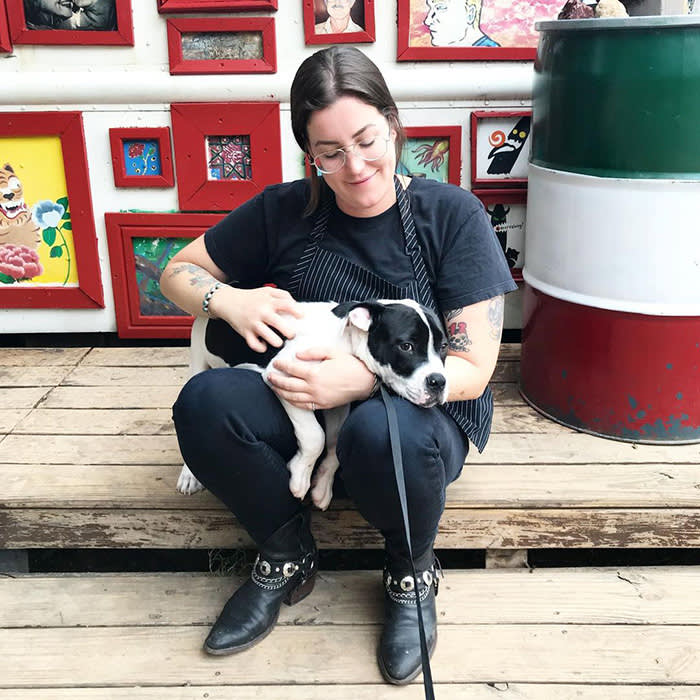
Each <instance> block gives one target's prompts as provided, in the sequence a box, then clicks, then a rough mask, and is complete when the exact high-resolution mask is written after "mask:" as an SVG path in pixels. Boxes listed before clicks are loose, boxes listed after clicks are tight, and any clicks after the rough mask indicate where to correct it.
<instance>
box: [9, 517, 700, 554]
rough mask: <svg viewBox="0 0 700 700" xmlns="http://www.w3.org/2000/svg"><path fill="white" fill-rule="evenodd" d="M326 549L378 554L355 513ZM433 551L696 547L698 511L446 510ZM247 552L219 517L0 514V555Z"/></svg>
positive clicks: (322, 521) (324, 532)
mask: <svg viewBox="0 0 700 700" xmlns="http://www.w3.org/2000/svg"><path fill="white" fill-rule="evenodd" d="M313 530H314V534H315V536H316V539H317V542H318V545H319V547H321V548H324V549H367V548H369V549H376V548H380V547H383V540H382V538H381V536H380V535H379V533H378V532H377V531H376V530H374V529H373V528H371V527H370V526H369V525H368V524H367V523H366V522H365V521H364V520H363V519H362V517H361V516H360V514H359V513H358V512H357V511H355V510H347V511H346V510H333V511H326V512H325V513H320V512H317V513H315V514H314V525H313ZM436 546H437V547H438V548H446V549H454V548H458V549H547V548H592V547H635V548H671V547H685V548H687V547H700V511H698V509H680V508H679V509H675V508H673V509H671V508H668V509H629V510H625V509H612V508H611V509H599V510H598V509H577V508H572V509H556V508H554V509H549V508H542V509H534V510H528V509H490V508H484V509H476V510H467V509H449V510H446V511H445V513H444V515H443V517H442V520H441V521H440V528H439V531H438V536H437V541H436ZM33 547H58V548H62V547H63V548H66V547H78V548H81V547H82V548H86V547H87V548H91V547H97V548H122V547H137V548H139V547H146V548H174V549H187V548H200V549H209V548H215V547H221V548H236V547H252V542H251V540H250V538H249V537H248V535H247V533H245V532H244V531H243V529H242V528H241V527H240V526H239V525H238V524H237V523H236V521H235V519H234V518H233V516H232V515H230V514H229V513H227V512H226V511H225V510H221V509H212V510H189V511H188V510H170V509H161V510H153V509H141V508H135V509H133V510H126V509H116V510H110V509H101V510H91V509H85V510H68V509H66V510H63V509H56V508H42V509H34V508H27V509H25V508H9V509H5V510H0V548H7V549H22V548H33Z"/></svg>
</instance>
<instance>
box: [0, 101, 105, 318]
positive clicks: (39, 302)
mask: <svg viewBox="0 0 700 700" xmlns="http://www.w3.org/2000/svg"><path fill="white" fill-rule="evenodd" d="M0 136H1V137H3V138H4V137H10V138H11V137H13V136H15V137H24V136H58V137H59V139H60V141H61V154H62V158H63V169H64V175H65V179H66V194H67V196H68V203H69V206H70V213H71V231H72V234H73V246H74V248H75V265H76V268H77V271H78V286H77V287H61V286H58V285H56V286H42V287H34V286H29V285H28V286H15V285H12V286H9V287H8V286H6V285H2V286H0V308H2V307H4V308H13V309H16V308H23V309H24V308H37V309H54V308H55V309H59V308H63V309H79V308H90V309H94V308H104V291H103V289H102V279H101V276H100V260H99V255H98V249H97V235H96V231H95V221H94V218H93V209H92V195H91V192H90V178H89V175H88V163H87V150H86V146H85V133H84V130H83V119H82V113H81V112H21V113H20V112H2V113H0Z"/></svg>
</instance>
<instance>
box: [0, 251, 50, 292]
mask: <svg viewBox="0 0 700 700" xmlns="http://www.w3.org/2000/svg"><path fill="white" fill-rule="evenodd" d="M43 272H44V268H43V267H42V266H41V263H40V262H39V254H38V253H37V252H36V251H35V250H32V249H31V248H28V247H27V246H25V245H13V244H12V243H8V244H7V245H3V246H0V282H2V283H3V284H12V283H14V282H21V281H23V280H29V279H32V277H38V276H39V275H41V274H42V273H43Z"/></svg>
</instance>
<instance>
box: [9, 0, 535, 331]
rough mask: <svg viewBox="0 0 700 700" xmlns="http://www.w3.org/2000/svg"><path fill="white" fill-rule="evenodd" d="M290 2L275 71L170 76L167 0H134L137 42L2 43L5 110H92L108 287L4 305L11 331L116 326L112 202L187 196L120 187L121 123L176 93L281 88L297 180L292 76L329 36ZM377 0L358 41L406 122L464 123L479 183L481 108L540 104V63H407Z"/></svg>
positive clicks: (389, 16)
mask: <svg viewBox="0 0 700 700" xmlns="http://www.w3.org/2000/svg"><path fill="white" fill-rule="evenodd" d="M279 5H280V7H279V10H278V11H277V12H276V13H272V15H271V16H274V17H275V20H276V32H277V62H278V69H277V73H276V74H273V75H206V76H171V75H170V74H169V68H168V49H167V38H166V17H167V16H166V15H159V14H158V12H157V10H156V0H132V9H133V19H134V46H128V47H127V46H108V47H96V46H68V47H62V46H58V47H52V46H25V45H22V46H20V45H18V46H16V47H15V49H14V52H13V53H12V54H0V81H1V82H2V85H3V89H2V92H1V94H0V109H2V111H29V110H31V111H42V110H61V109H65V110H76V109H77V110H81V111H82V112H83V113H84V116H83V120H84V128H85V138H86V145H87V156H88V167H89V172H90V183H91V189H92V202H93V214H94V218H95V227H96V232H97V238H98V248H99V259H100V267H101V274H102V284H103V286H104V291H105V308H104V309H98V310H83V309H66V310H47V309H0V333H41V332H67V331H68V332H94V331H99V332H113V331H116V320H115V314H114V302H113V296H112V287H111V276H110V274H111V273H110V267H109V255H108V251H107V240H106V234H105V225H104V214H105V212H110V211H120V210H125V209H139V210H146V211H173V210H177V209H178V202H177V189H176V188H175V187H173V188H170V189H145V188H144V189H140V188H139V189H136V188H134V189H124V188H119V189H117V188H115V187H114V179H113V175H112V164H111V154H110V148H109V138H108V130H109V128H110V127H129V126H170V115H169V111H168V110H169V104H170V103H171V102H209V101H212V102H223V101H236V100H275V101H279V102H280V103H281V110H282V114H281V117H282V164H283V177H284V179H285V180H291V179H294V178H296V177H299V176H301V175H302V172H301V165H300V163H301V161H300V157H299V150H298V147H297V146H296V144H295V142H294V139H293V137H292V133H291V128H290V125H289V103H288V101H289V86H290V84H291V81H292V77H293V75H294V72H295V71H296V68H297V66H298V65H299V63H300V62H301V61H302V60H303V59H304V58H305V57H306V56H308V55H310V54H311V53H313V52H314V51H316V50H318V48H321V47H319V46H306V45H305V44H304V28H303V20H302V0H280V2H279ZM375 6H376V7H375V22H376V30H377V31H376V34H377V37H378V40H377V41H376V42H375V43H374V44H360V45H359V47H360V48H361V49H362V50H363V51H365V53H367V55H368V56H369V57H370V58H372V60H373V61H375V63H377V65H378V66H379V67H380V69H381V70H382V72H383V73H384V76H385V78H386V80H387V83H388V85H389V88H390V89H391V91H392V93H393V95H394V97H395V99H396V100H397V102H398V104H399V108H400V110H401V116H402V119H403V121H404V123H405V124H406V126H432V125H459V126H461V127H462V186H463V187H465V188H469V167H470V163H469V117H470V113H471V111H473V110H475V109H484V108H485V107H493V108H496V107H503V108H522V107H524V106H530V104H531V102H530V100H531V85H532V75H533V72H532V63H530V62H520V63H517V62H500V61H492V62H473V61H469V62H466V61H465V62H454V63H448V62H417V63H407V62H402V63H399V62H397V60H396V33H397V32H396V0H377V2H376V3H375ZM179 16H182V15H179ZM192 16H196V15H192ZM202 16H204V15H202ZM209 16H211V15H209ZM238 16H245V15H243V14H241V15H238ZM176 177H177V172H176ZM520 318H521V317H520V294H519V292H516V293H514V294H510V295H508V297H507V304H506V327H507V328H519V327H520V323H521V320H520Z"/></svg>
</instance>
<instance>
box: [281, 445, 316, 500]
mask: <svg viewBox="0 0 700 700" xmlns="http://www.w3.org/2000/svg"><path fill="white" fill-rule="evenodd" d="M313 468H314V465H313V463H311V464H309V461H308V459H306V458H305V457H304V456H303V455H302V454H301V453H300V452H297V453H296V454H295V455H294V457H292V459H290V460H289V462H288V463H287V469H289V473H290V474H291V476H290V477H289V490H290V491H291V492H292V495H293V496H296V497H297V498H304V496H306V493H307V492H308V490H309V487H310V486H311V472H312V471H313Z"/></svg>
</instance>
